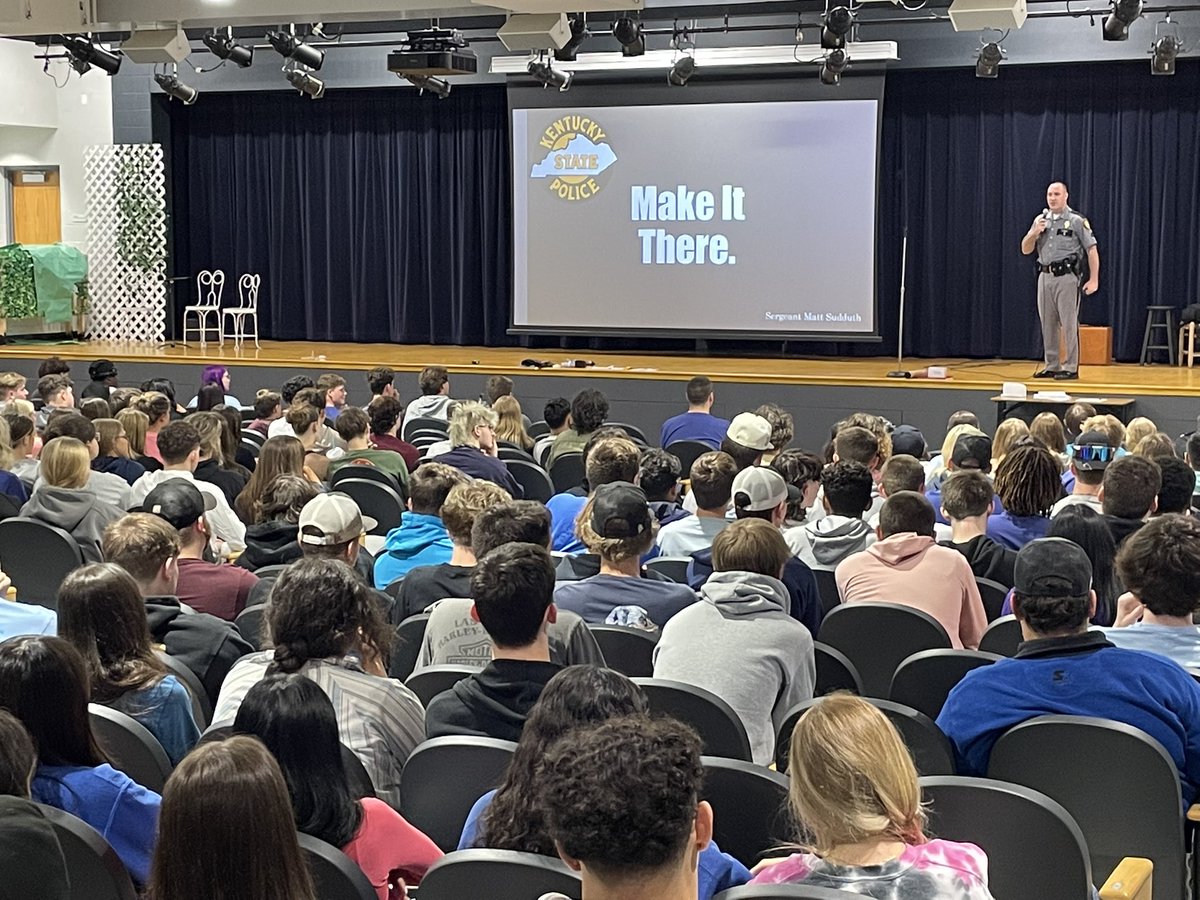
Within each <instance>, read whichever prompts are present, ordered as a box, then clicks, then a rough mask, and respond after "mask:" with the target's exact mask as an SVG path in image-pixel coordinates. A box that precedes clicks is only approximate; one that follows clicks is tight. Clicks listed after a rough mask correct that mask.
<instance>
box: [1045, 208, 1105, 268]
mask: <svg viewBox="0 0 1200 900" xmlns="http://www.w3.org/2000/svg"><path fill="white" fill-rule="evenodd" d="M1039 218H1042V217H1040V216H1039ZM1045 219H1046V230H1045V231H1043V232H1042V233H1041V234H1039V235H1038V239H1037V261H1038V264H1039V265H1043V266H1048V265H1050V263H1052V262H1058V261H1059V260H1060V259H1069V258H1071V257H1072V256H1073V257H1075V258H1077V259H1079V260H1082V259H1083V257H1084V256H1085V255H1086V254H1087V251H1088V250H1090V249H1091V248H1092V247H1095V246H1096V236H1095V235H1094V234H1092V226H1091V225H1090V224H1089V223H1088V220H1087V219H1085V218H1084V217H1083V216H1081V215H1079V213H1077V212H1075V210H1073V209H1071V207H1069V206H1068V207H1066V208H1064V209H1063V211H1062V212H1061V213H1054V212H1051V213H1050V214H1049V215H1048V216H1045ZM1035 221H1036V220H1035ZM1076 271H1078V270H1076Z"/></svg>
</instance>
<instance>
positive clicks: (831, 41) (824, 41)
mask: <svg viewBox="0 0 1200 900" xmlns="http://www.w3.org/2000/svg"><path fill="white" fill-rule="evenodd" d="M853 27H854V13H852V12H851V11H850V10H849V9H848V8H847V7H845V6H835V7H834V8H833V9H831V10H829V12H827V13H825V22H824V27H823V28H822V29H821V46H822V47H823V48H824V49H826V50H837V49H838V48H839V47H845V46H846V35H848V34H849V33H850V29H851V28H853Z"/></svg>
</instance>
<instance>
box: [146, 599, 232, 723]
mask: <svg viewBox="0 0 1200 900" xmlns="http://www.w3.org/2000/svg"><path fill="white" fill-rule="evenodd" d="M145 605H146V619H147V620H148V621H149V623H150V635H151V637H153V638H154V642H155V643H156V644H162V645H163V646H165V647H166V648H167V654H168V655H169V656H173V657H175V658H176V659H178V660H179V661H180V662H182V663H183V664H184V665H185V666H187V667H188V668H189V669H191V670H192V671H193V672H195V673H196V677H197V678H199V679H200V683H201V684H203V685H204V691H205V693H207V694H208V698H209V699H210V700H211V701H212V702H213V705H214V706H215V705H216V703H217V695H218V694H219V693H220V692H221V682H223V681H224V680H225V676H226V675H228V674H229V670H230V669H232V668H233V664H234V663H235V662H237V661H238V660H239V659H241V658H242V657H243V656H245V655H246V654H247V653H253V652H254V647H253V646H251V645H250V643H249V642H248V641H247V640H246V639H245V638H243V637H242V635H241V634H240V633H239V632H238V630H237V629H236V628H235V627H234V626H233V623H232V622H226V621H224V620H223V619H218V618H217V617H216V616H210V615H208V614H207V613H185V612H184V611H183V609H182V608H181V607H180V605H179V599H178V598H177V597H146V598H145Z"/></svg>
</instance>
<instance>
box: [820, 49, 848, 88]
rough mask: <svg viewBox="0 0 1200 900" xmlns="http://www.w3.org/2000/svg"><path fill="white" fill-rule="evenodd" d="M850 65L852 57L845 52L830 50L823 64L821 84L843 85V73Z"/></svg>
mask: <svg viewBox="0 0 1200 900" xmlns="http://www.w3.org/2000/svg"><path fill="white" fill-rule="evenodd" d="M849 65H850V57H849V55H848V54H847V53H846V51H845V50H842V49H840V48H839V49H837V50H830V51H829V52H828V53H827V54H825V59H824V60H823V61H822V62H821V84H828V85H835V84H841V82H842V73H843V72H845V71H846V67H847V66H849Z"/></svg>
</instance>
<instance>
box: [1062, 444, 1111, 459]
mask: <svg viewBox="0 0 1200 900" xmlns="http://www.w3.org/2000/svg"><path fill="white" fill-rule="evenodd" d="M1116 453H1117V449H1116V448H1115V447H1110V446H1108V445H1107V444H1072V445H1071V458H1072V459H1077V460H1079V461H1080V462H1100V463H1106V462H1111V461H1112V459H1113V457H1115V456H1116Z"/></svg>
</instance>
